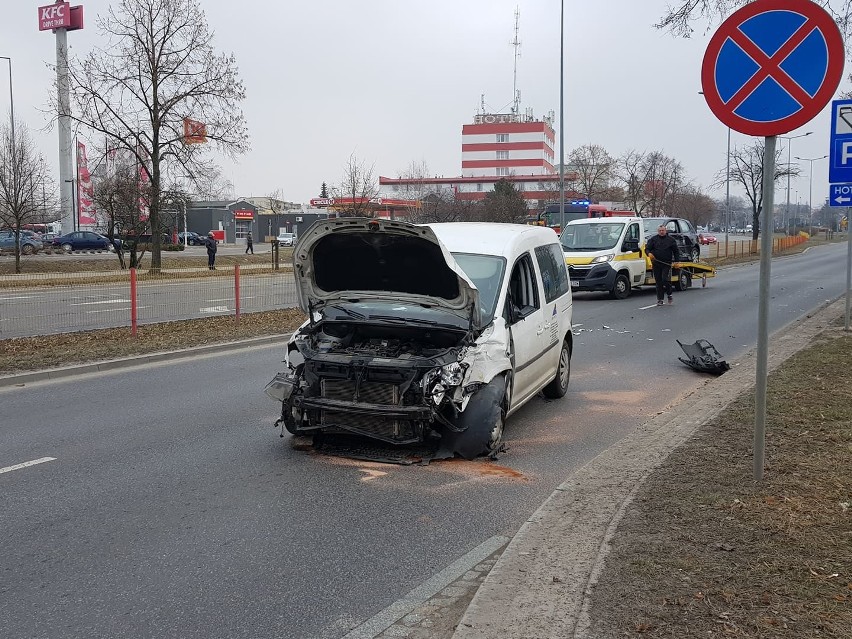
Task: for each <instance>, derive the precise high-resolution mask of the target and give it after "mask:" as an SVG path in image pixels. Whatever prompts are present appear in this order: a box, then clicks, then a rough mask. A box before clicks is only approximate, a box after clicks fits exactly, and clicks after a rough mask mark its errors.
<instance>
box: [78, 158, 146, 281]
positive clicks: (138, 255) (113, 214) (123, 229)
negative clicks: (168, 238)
mask: <svg viewBox="0 0 852 639" xmlns="http://www.w3.org/2000/svg"><path fill="white" fill-rule="evenodd" d="M135 159H136V158H135V156H130V155H128V154H116V156H114V157H113V158H112V159H111V160H110V161H109V162H104V163H102V164H100V165H99V167H98V170H96V171H95V172H94V173H93V174H92V186H93V191H92V200H93V202H94V203H95V207H96V208H97V210H98V213H99V215H100V217H101V220H102V225H103V226H104V232H105V234H106V235H107V237H109V239H110V242H114V241H115V240H118V241H119V242H118V244H119V248H118V250H117V251H116V253H117V256H118V261H119V264H120V265H121V268H127V266H128V265H127V263H126V261H125V255H124V249H123V247H124V246H125V245H127V247H128V250H129V252H130V264H129V266H130V268H136V267H138V266H139V264H140V263H141V260H142V257H143V256H144V254H145V246H146V245H145V244H144V243H140V242H139V238H140V237H142V236H144V235H147V234H148V233H150V225H149V220H148V216H147V210H146V207H145V206H144V202H145V201H146V200H147V199H148V198H149V197H150V193H149V186H148V185H147V184H144V183H141V182H140V181H139V167H138V166H137V165H136V162H135Z"/></svg>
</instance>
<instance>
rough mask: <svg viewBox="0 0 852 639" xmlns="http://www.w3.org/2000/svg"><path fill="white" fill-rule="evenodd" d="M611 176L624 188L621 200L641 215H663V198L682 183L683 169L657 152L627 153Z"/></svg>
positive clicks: (671, 159)
mask: <svg viewBox="0 0 852 639" xmlns="http://www.w3.org/2000/svg"><path fill="white" fill-rule="evenodd" d="M615 174H616V176H617V178H618V179H619V180H620V181H621V185H622V188H623V189H624V201H625V202H626V203H627V204H628V206H629V207H630V208H631V209H632V210H634V211H636V212H637V213H638V214H639V215H644V216H653V215H661V214H663V213H664V205H665V202H666V199H667V198H669V197H670V196H671V195H672V194H673V193H676V192H678V191H679V189H680V188H681V186H682V184H683V166H682V165H681V164H680V162H678V161H677V160H675V159H673V158H670V157H668V156H666V155H665V154H663V153H662V152H660V151H654V152H651V153H640V152H638V151H633V150H631V151H627V152H626V153H625V154H624V155H622V156H621V157H620V158H619V159H618V160H617V162H616V168H615Z"/></svg>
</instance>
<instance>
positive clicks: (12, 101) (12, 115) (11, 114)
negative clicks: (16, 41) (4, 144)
mask: <svg viewBox="0 0 852 639" xmlns="http://www.w3.org/2000/svg"><path fill="white" fill-rule="evenodd" d="M0 59H3V60H6V61H7V62H8V63H9V119H10V121H11V131H12V153H13V154H17V145H16V144H15V94H14V93H13V92H12V58H10V57H8V56H5V55H0ZM17 165H18V163H17V162H14V163H13V164H12V171H13V173H14V172H15V171H16V169H15V167H16V166H17ZM13 177H15V176H14V175H13ZM15 188H17V185H16V186H15Z"/></svg>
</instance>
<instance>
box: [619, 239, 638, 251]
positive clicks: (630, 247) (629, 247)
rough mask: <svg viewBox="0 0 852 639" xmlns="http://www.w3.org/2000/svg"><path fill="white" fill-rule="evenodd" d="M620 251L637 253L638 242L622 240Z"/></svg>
mask: <svg viewBox="0 0 852 639" xmlns="http://www.w3.org/2000/svg"><path fill="white" fill-rule="evenodd" d="M621 248H622V250H624V251H629V252H633V251H638V250H639V240H624V243H623V244H622V245H621Z"/></svg>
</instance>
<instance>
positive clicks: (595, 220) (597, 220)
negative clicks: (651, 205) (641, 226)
mask: <svg viewBox="0 0 852 639" xmlns="http://www.w3.org/2000/svg"><path fill="white" fill-rule="evenodd" d="M643 219H644V218H641V217H637V216H635V215H630V216H628V215H613V216H612V217H584V218H583V219H581V220H571V221H570V222H566V223H565V226H577V225H578V224H607V223H612V222H641V221H642V220H643Z"/></svg>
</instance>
